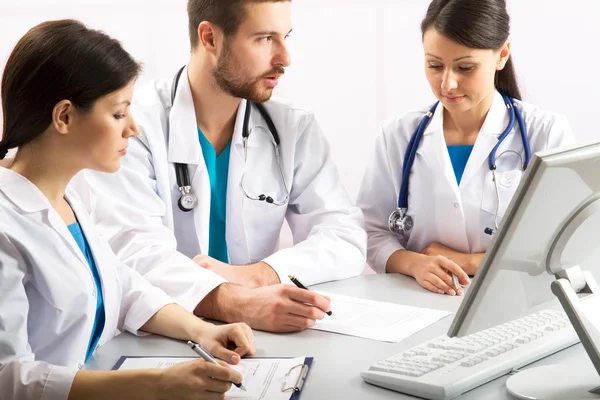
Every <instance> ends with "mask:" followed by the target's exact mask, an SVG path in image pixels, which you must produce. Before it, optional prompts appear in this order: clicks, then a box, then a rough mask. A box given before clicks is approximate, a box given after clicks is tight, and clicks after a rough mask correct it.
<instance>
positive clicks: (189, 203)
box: [177, 193, 198, 212]
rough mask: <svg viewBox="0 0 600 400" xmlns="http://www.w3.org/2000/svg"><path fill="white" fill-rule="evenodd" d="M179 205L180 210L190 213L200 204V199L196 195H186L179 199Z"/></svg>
mask: <svg viewBox="0 0 600 400" xmlns="http://www.w3.org/2000/svg"><path fill="white" fill-rule="evenodd" d="M177 204H178V205H179V209H180V210H181V211H185V212H189V211H192V210H193V209H194V207H196V204H198V198H197V197H196V195H194V194H191V193H184V194H182V196H181V197H180V198H179V201H178V202H177Z"/></svg>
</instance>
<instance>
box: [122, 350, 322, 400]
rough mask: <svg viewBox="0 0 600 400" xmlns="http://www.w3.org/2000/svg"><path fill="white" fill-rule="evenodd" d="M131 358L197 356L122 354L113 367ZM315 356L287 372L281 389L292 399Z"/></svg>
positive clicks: (298, 396) (297, 392) (298, 391)
mask: <svg viewBox="0 0 600 400" xmlns="http://www.w3.org/2000/svg"><path fill="white" fill-rule="evenodd" d="M130 358H134V359H135V358H138V359H140V358H169V359H178V358H181V359H193V358H195V357H190V356H156V355H152V356H121V357H120V358H119V360H117V362H116V363H115V365H114V366H113V367H112V370H118V369H119V368H120V367H121V366H122V365H123V363H124V362H125V360H127V359H130ZM291 358H297V357H245V358H244V360H260V359H265V360H274V359H291ZM313 359H314V357H305V358H304V362H303V363H299V364H297V365H294V366H293V367H291V368H290V370H289V371H288V372H287V373H286V374H285V379H284V381H283V382H282V384H281V391H282V392H284V393H290V400H299V399H300V395H301V393H302V387H303V386H304V383H305V382H306V378H307V376H308V372H309V371H310V367H311V366H312V362H313Z"/></svg>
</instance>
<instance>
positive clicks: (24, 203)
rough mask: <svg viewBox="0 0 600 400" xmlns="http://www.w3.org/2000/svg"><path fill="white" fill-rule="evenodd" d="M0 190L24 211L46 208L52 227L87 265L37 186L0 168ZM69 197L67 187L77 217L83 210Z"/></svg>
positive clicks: (85, 263)
mask: <svg viewBox="0 0 600 400" xmlns="http://www.w3.org/2000/svg"><path fill="white" fill-rule="evenodd" d="M0 191H2V192H3V193H4V195H5V196H6V197H7V198H8V200H10V201H11V202H12V203H13V204H14V205H15V206H16V207H17V208H19V209H21V210H22V211H23V212H24V213H36V212H42V211H46V210H47V211H48V214H47V215H48V220H49V222H50V225H51V226H52V228H53V229H54V230H55V231H56V232H58V233H59V234H60V235H61V236H62V238H63V239H64V240H65V241H66V242H67V243H68V244H69V247H70V248H71V250H72V251H73V253H74V254H75V255H76V256H77V257H78V258H79V260H80V261H81V262H82V263H83V264H84V265H87V260H86V259H85V258H84V257H83V254H82V253H81V251H80V250H79V246H78V245H77V242H75V239H74V238H73V235H71V232H70V231H69V229H68V228H67V226H66V224H65V223H64V221H63V220H62V218H61V217H60V215H58V213H57V212H56V211H55V210H54V209H53V208H52V205H51V204H50V201H49V200H48V198H47V197H46V196H45V195H44V194H43V193H42V192H41V191H40V190H39V189H38V188H37V186H35V185H34V184H33V183H32V182H30V181H29V180H28V179H27V178H25V177H24V176H22V175H20V174H18V173H16V172H14V171H12V170H10V169H7V168H0ZM71 197H72V195H70V194H69V190H68V189H67V190H66V191H65V198H66V199H67V201H68V202H69V204H70V205H71V207H72V208H73V213H74V214H75V216H76V217H77V215H81V213H83V212H85V210H82V209H81V208H80V207H79V205H78V203H77V202H76V201H75V202H74V201H71V199H70V198H71ZM82 229H83V226H82ZM84 233H85V232H84Z"/></svg>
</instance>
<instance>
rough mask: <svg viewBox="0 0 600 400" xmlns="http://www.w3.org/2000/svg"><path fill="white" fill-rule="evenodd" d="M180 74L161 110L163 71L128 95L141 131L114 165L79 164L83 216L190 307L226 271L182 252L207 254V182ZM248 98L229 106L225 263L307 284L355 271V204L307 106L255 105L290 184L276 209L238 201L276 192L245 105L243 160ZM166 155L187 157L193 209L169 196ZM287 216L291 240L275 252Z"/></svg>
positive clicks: (276, 181)
mask: <svg viewBox="0 0 600 400" xmlns="http://www.w3.org/2000/svg"><path fill="white" fill-rule="evenodd" d="M186 77H187V69H185V70H184V71H183V74H182V75H181V79H180V81H179V85H178V89H177V94H176V97H175V101H174V104H173V107H172V109H171V112H170V118H169V123H170V132H168V130H167V122H168V121H167V113H166V111H165V108H167V107H168V106H169V105H170V103H171V99H170V96H171V85H172V79H168V80H163V81H157V82H154V83H151V84H149V85H148V86H145V87H144V88H141V89H140V90H138V91H137V92H136V93H135V99H134V105H133V106H132V111H133V114H134V117H135V118H136V121H137V123H138V125H139V126H140V129H141V135H140V136H139V137H137V138H132V139H131V140H130V145H129V150H128V154H127V156H125V157H123V159H122V161H121V169H120V171H119V172H117V173H116V174H102V173H86V178H87V181H88V183H89V186H90V187H91V189H92V190H91V199H92V200H91V201H92V208H91V210H92V217H93V218H94V221H95V222H96V223H97V224H98V226H99V229H101V230H102V232H104V233H105V235H106V236H107V237H109V239H110V244H111V246H112V248H113V249H114V251H115V252H116V253H117V255H118V256H119V257H120V258H121V260H123V261H124V262H125V263H126V264H128V265H129V266H130V267H132V268H134V269H136V270H138V271H139V272H141V273H142V274H143V275H144V276H145V277H146V278H147V279H148V280H150V282H152V283H153V284H155V285H157V286H159V287H161V288H163V289H164V290H165V291H166V292H167V293H168V294H169V295H171V296H173V297H174V298H175V299H176V300H177V301H178V302H179V303H180V304H181V305H182V306H184V307H185V308H187V309H189V310H193V309H194V307H195V306H196V305H197V304H198V303H199V302H200V300H202V298H203V297H204V296H206V294H208V293H209V292H210V291H212V290H213V289H214V288H215V287H216V286H218V285H219V284H221V283H222V282H224V280H223V279H222V278H221V277H219V276H217V275H216V274H214V273H212V272H209V271H207V270H204V269H203V268H201V267H199V266H198V265H197V264H196V263H194V262H193V261H192V260H191V258H193V257H195V256H196V255H198V254H201V253H202V254H208V239H209V215H210V182H209V177H208V172H207V169H206V166H205V162H204V159H203V156H202V149H201V147H200V143H199V139H198V132H197V125H196V117H195V112H194V106H193V101H192V93H191V89H190V85H189V81H188V79H186ZM245 106H246V102H245V101H242V102H241V105H240V107H239V111H238V113H237V118H236V122H235V128H234V133H233V138H232V143H231V154H230V161H229V176H228V184H227V205H226V240H227V248H228V252H229V262H230V264H234V265H245V264H250V263H255V262H259V261H264V262H266V263H268V264H269V265H271V266H272V267H273V268H274V270H275V271H276V272H277V274H278V275H279V278H280V280H281V282H283V283H291V282H290V280H289V279H288V277H287V276H288V274H293V275H296V276H298V277H299V278H300V279H301V280H302V281H303V282H304V283H305V284H307V285H311V284H315V283H319V282H324V281H331V280H338V279H345V278H349V277H352V276H356V275H359V274H360V273H361V272H362V271H363V269H364V266H365V259H366V233H365V231H364V226H363V225H364V220H363V216H362V213H361V211H360V209H359V208H358V207H356V206H354V205H353V204H352V203H351V201H350V200H349V198H348V195H347V193H346V191H345V189H344V188H343V186H342V184H341V182H340V180H339V176H338V172H337V170H336V167H335V166H334V164H333V161H332V159H331V157H330V151H329V146H328V144H327V141H326V140H325V137H324V136H323V134H322V133H321V130H320V129H319V126H318V125H317V122H316V121H315V117H314V115H313V114H312V113H310V112H307V111H305V110H302V109H297V108H292V107H290V106H288V105H285V104H283V103H280V102H276V101H269V102H267V103H266V104H265V108H266V109H267V111H268V112H269V114H270V116H271V118H272V119H273V122H274V124H275V126H276V127H277V130H278V132H279V136H280V139H281V160H282V169H283V174H284V175H285V179H286V182H287V184H288V186H290V192H291V195H290V199H289V204H288V205H287V207H286V206H282V207H278V206H275V205H272V204H267V203H265V202H258V201H253V200H249V199H247V198H246V197H245V196H244V195H243V193H242V191H241V190H240V179H241V176H242V174H243V173H244V172H245V173H246V174H245V177H244V188H245V189H246V191H247V192H248V193H249V194H251V195H254V196H256V195H258V194H260V193H266V194H267V195H271V196H272V197H273V198H274V199H276V200H281V199H283V198H284V197H285V189H284V186H283V183H282V181H281V177H280V173H279V169H278V168H277V164H276V160H275V153H274V147H273V144H272V138H271V135H270V133H269V130H268V127H267V124H266V122H265V121H264V119H263V118H262V116H261V115H260V113H259V112H258V110H257V109H255V108H253V109H252V113H251V118H250V123H249V132H250V137H249V141H248V159H247V162H244V151H243V143H242V125H243V118H244V110H245ZM174 163H186V164H188V165H189V174H190V181H191V186H192V191H193V192H194V193H195V194H196V196H198V198H199V203H198V205H197V206H196V208H195V209H194V210H193V211H192V212H182V211H181V210H180V209H179V208H178V205H177V202H178V200H179V198H180V191H179V189H178V187H177V181H176V176H175V166H174ZM284 218H285V219H287V221H288V223H289V226H290V228H291V231H292V233H293V239H294V243H295V246H294V247H293V248H288V249H283V250H279V251H278V244H279V236H280V231H281V227H282V225H283V223H284Z"/></svg>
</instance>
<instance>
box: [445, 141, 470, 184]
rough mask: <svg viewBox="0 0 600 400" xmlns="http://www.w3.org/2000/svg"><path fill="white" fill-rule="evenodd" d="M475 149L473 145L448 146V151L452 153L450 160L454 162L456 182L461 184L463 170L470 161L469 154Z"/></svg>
mask: <svg viewBox="0 0 600 400" xmlns="http://www.w3.org/2000/svg"><path fill="white" fill-rule="evenodd" d="M472 151H473V145H457V146H448V153H449V154H450V161H451V162H452V168H453V169H454V175H455V176H456V182H458V184H459V185H460V180H461V179H462V176H463V172H465V167H466V166H467V161H469V156H470V155H471V152H472Z"/></svg>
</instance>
